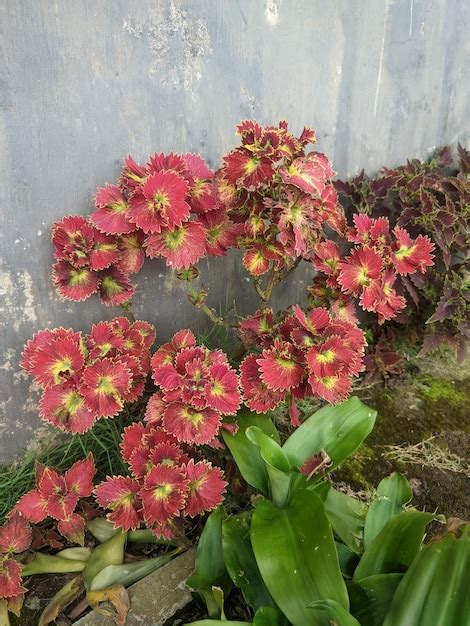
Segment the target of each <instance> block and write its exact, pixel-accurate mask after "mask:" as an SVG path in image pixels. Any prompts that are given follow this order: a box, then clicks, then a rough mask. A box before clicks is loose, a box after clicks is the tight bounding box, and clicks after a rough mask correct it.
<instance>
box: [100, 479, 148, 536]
mask: <svg viewBox="0 0 470 626" xmlns="http://www.w3.org/2000/svg"><path fill="white" fill-rule="evenodd" d="M139 490H140V485H139V483H138V482H137V481H136V480H134V479H133V478H128V477H124V476H113V477H109V476H108V478H106V480H105V481H104V482H102V483H100V484H99V485H98V487H96V489H95V496H96V501H97V502H98V504H99V505H100V506H101V507H103V508H105V509H111V513H108V514H107V516H106V517H107V519H108V520H109V521H110V522H111V523H112V524H113V525H114V527H115V528H121V529H122V530H124V531H125V532H127V531H129V530H135V529H136V528H138V527H139V525H140V522H141V519H142V518H141V515H140V513H139V511H140V509H141V507H142V503H141V501H140V498H139V497H138V493H139Z"/></svg>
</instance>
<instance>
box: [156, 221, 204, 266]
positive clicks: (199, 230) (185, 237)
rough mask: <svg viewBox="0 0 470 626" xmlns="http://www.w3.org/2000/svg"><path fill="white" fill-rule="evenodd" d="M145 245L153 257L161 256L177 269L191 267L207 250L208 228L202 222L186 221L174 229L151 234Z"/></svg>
mask: <svg viewBox="0 0 470 626" xmlns="http://www.w3.org/2000/svg"><path fill="white" fill-rule="evenodd" d="M144 247H145V250H146V253H147V256H149V257H150V258H152V259H155V258H158V257H160V256H162V257H164V258H165V259H166V264H167V265H168V266H169V267H173V268H175V269H182V268H186V269H187V268H189V267H191V265H193V264H194V263H196V262H197V261H199V259H201V258H202V257H203V256H204V255H205V252H206V230H205V228H204V226H203V225H202V224H201V223H200V222H186V223H185V224H182V225H181V226H179V227H176V228H174V229H172V230H166V229H165V230H162V232H161V233H154V234H152V235H149V236H148V237H147V239H146V241H145V243H144Z"/></svg>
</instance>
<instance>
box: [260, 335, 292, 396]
mask: <svg viewBox="0 0 470 626" xmlns="http://www.w3.org/2000/svg"><path fill="white" fill-rule="evenodd" d="M257 363H258V367H259V371H260V376H261V380H262V381H263V382H264V384H265V385H267V386H268V387H269V388H270V389H273V390H275V391H287V390H289V389H293V388H294V387H297V386H298V385H299V384H300V381H301V379H302V375H303V366H302V364H301V363H299V362H298V356H297V355H296V353H295V351H294V348H293V346H292V345H291V344H288V343H284V344H281V343H279V344H278V345H275V347H274V348H272V349H270V350H263V353H262V356H261V358H258V359H257Z"/></svg>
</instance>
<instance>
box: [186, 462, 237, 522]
mask: <svg viewBox="0 0 470 626" xmlns="http://www.w3.org/2000/svg"><path fill="white" fill-rule="evenodd" d="M183 469H184V471H185V473H186V478H187V480H188V488H189V495H188V500H187V502H186V505H185V508H184V512H185V515H189V516H190V517H194V516H195V515H199V514H201V513H204V512H206V511H212V509H215V508H216V507H217V506H219V504H220V503H221V502H222V500H223V493H224V491H225V488H226V486H227V484H228V483H227V482H226V481H225V480H224V479H223V473H222V470H221V469H220V468H218V467H212V465H211V463H209V462H208V461H199V463H195V462H194V459H191V460H190V461H189V463H187V464H186V465H185V466H184V468H183Z"/></svg>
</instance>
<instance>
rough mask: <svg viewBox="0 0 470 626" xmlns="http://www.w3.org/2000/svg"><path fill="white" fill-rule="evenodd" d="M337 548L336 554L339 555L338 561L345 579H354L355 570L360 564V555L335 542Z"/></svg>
mask: <svg viewBox="0 0 470 626" xmlns="http://www.w3.org/2000/svg"><path fill="white" fill-rule="evenodd" d="M335 546H336V552H337V553H338V561H339V567H340V569H341V573H342V574H343V576H344V578H352V577H353V575H354V570H355V569H356V567H357V564H358V563H359V557H358V555H357V554H356V553H355V552H353V551H352V550H351V549H350V548H348V547H347V546H345V545H344V543H339V542H337V541H335Z"/></svg>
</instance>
